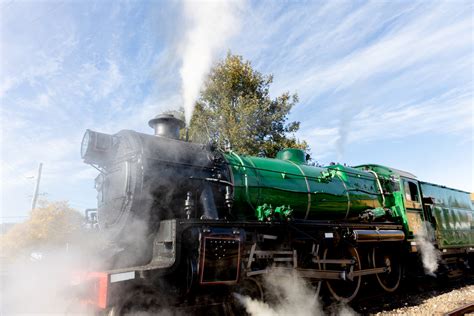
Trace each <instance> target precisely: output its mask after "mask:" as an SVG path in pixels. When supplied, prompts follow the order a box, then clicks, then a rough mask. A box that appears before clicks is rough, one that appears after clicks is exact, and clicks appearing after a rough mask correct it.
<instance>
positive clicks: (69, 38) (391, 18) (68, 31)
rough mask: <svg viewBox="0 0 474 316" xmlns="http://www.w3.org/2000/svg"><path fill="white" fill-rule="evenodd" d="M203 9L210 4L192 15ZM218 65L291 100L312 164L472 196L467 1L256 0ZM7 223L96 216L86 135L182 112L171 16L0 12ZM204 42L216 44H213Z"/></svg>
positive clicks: (5, 8)
mask: <svg viewBox="0 0 474 316" xmlns="http://www.w3.org/2000/svg"><path fill="white" fill-rule="evenodd" d="M199 5H205V4H199ZM236 10H237V12H235V15H236V16H237V18H238V23H236V26H235V30H234V32H233V33H234V35H233V36H232V37H231V38H230V39H229V40H228V41H227V42H226V43H225V45H224V46H222V47H221V49H220V50H219V51H217V52H216V53H217V54H216V57H217V58H219V57H222V56H224V55H225V53H226V52H227V50H231V51H232V52H233V53H236V54H240V55H242V56H243V57H244V58H245V59H248V60H250V61H251V62H252V64H253V65H254V67H255V68H256V69H258V70H259V71H261V72H262V73H273V74H274V84H273V86H272V88H271V93H272V95H274V96H276V95H278V94H280V93H282V92H284V91H291V92H297V93H298V95H299V97H300V102H299V104H298V105H297V106H296V107H295V108H294V109H293V111H292V113H291V115H290V119H291V120H299V121H301V130H300V132H299V133H298V135H297V136H298V137H300V138H301V139H305V140H307V141H308V142H309V144H310V146H311V149H312V154H313V157H314V158H315V159H316V160H317V161H319V162H321V163H329V162H331V161H339V162H346V163H348V164H351V165H356V164H361V163H379V164H385V165H389V166H393V167H395V168H398V169H403V170H406V171H410V172H412V173H414V174H416V175H417V176H418V177H419V178H420V179H423V180H426V181H431V182H435V183H439V184H443V185H448V186H451V187H456V188H459V189H463V190H467V191H473V190H474V185H473V138H474V136H473V135H474V134H473V125H474V124H473V80H474V79H473V76H474V75H473V73H474V72H473V71H474V69H473V59H474V46H473V45H474V44H473V43H474V37H473V25H474V16H473V12H474V10H473V4H472V3H471V1H418V2H416V1H415V2H411V1H373V2H366V1H250V2H243V3H242V5H240V6H238V8H237V9H236ZM0 12H1V13H0V52H1V56H0V102H1V114H0V116H1V169H0V170H1V178H2V180H1V189H0V192H1V202H2V203H1V217H2V221H17V220H21V219H22V217H21V216H26V215H27V214H28V209H29V205H30V199H31V198H30V197H29V195H31V193H32V191H33V186H34V180H33V179H29V178H28V177H30V176H33V175H34V174H35V172H36V168H37V165H38V163H39V162H43V163H44V167H43V179H42V183H41V192H43V193H47V195H46V197H47V198H48V199H50V200H69V201H70V203H71V205H72V206H73V207H75V208H77V209H79V210H83V209H84V208H88V207H94V206H95V196H96V193H95V190H94V188H93V185H94V181H93V179H94V177H95V175H96V174H97V171H95V170H94V169H93V168H91V167H89V166H87V165H85V164H83V163H82V162H81V159H80V155H79V146H80V142H81V138H82V135H83V133H84V131H85V129H87V128H90V129H93V130H97V131H103V132H109V133H112V132H117V131H119V130H121V129H134V130H138V131H142V132H146V133H151V132H152V130H151V129H150V128H149V127H148V125H147V121H148V119H150V118H151V117H152V116H154V115H156V114H157V113H159V112H161V111H163V110H168V109H173V108H176V107H179V106H180V105H181V104H182V97H181V79H180V75H179V69H180V66H181V64H182V59H181V57H180V56H181V51H182V47H183V45H185V43H186V36H185V34H186V28H187V27H188V25H189V24H187V23H186V20H185V18H184V16H183V4H182V3H181V2H179V1H143V2H138V1H129V2H116V1H14V0H13V1H12V0H5V1H0ZM210 36H212V34H210Z"/></svg>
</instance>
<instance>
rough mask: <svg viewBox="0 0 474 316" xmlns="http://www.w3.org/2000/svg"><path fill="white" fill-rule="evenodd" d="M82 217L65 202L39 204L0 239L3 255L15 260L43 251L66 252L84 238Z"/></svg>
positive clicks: (41, 202) (43, 202) (42, 202)
mask: <svg viewBox="0 0 474 316" xmlns="http://www.w3.org/2000/svg"><path fill="white" fill-rule="evenodd" d="M82 223H83V217H82V215H81V214H80V213H79V212H78V211H76V210H74V209H72V208H70V207H69V205H68V203H67V202H65V201H59V202H46V201H40V203H39V207H37V208H36V209H34V210H33V211H31V214H30V218H29V219H28V220H27V221H25V222H23V223H18V224H16V225H15V226H13V227H12V228H11V229H10V230H9V231H8V232H7V233H6V234H5V235H3V236H1V237H0V248H1V252H2V255H6V256H9V257H17V256H21V255H28V254H29V253H30V252H31V251H40V250H43V249H45V248H48V249H57V248H66V244H69V243H71V242H77V241H78V240H79V239H81V238H83V237H81V236H83V235H82Z"/></svg>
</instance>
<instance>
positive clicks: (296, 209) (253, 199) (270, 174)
mask: <svg viewBox="0 0 474 316" xmlns="http://www.w3.org/2000/svg"><path fill="white" fill-rule="evenodd" d="M289 153H291V155H290V154H289ZM296 154H297V153H294V152H288V151H287V152H286V154H280V155H279V157H281V158H283V159H270V158H260V157H252V156H240V155H237V154H236V153H227V154H225V157H226V160H227V162H228V164H229V165H230V170H231V171H232V175H233V181H234V199H235V201H234V205H235V207H234V215H237V216H238V217H240V218H254V217H255V214H256V208H257V207H258V206H262V205H263V204H267V205H268V204H271V205H272V207H278V206H282V205H287V206H289V207H291V209H293V217H294V218H300V219H304V218H306V219H344V218H346V216H347V217H349V218H351V217H356V216H357V215H358V214H360V212H362V211H364V210H366V209H369V208H376V207H380V206H381V197H380V194H379V189H378V187H377V182H376V180H375V176H374V175H373V174H371V173H369V172H365V171H361V170H357V169H353V168H349V167H345V166H341V165H335V166H329V167H325V168H323V167H316V166H309V165H307V164H304V163H301V162H299V161H300V160H301V157H299V156H297V155H296ZM295 156H297V157H298V159H295Z"/></svg>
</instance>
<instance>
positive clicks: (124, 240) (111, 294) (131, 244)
mask: <svg viewBox="0 0 474 316" xmlns="http://www.w3.org/2000/svg"><path fill="white" fill-rule="evenodd" d="M149 125H150V127H152V128H153V129H154V135H146V134H143V133H138V132H135V131H131V130H122V131H120V132H118V133H117V134H114V135H108V134H104V133H99V132H95V131H91V130H87V131H86V133H85V135H84V138H83V141H82V146H81V156H82V158H83V160H84V162H85V163H88V164H90V165H92V166H94V167H95V168H97V169H98V170H99V171H100V174H99V175H98V177H97V178H96V179H95V187H96V189H97V192H98V196H97V199H98V208H97V214H96V215H97V216H96V217H95V218H96V220H97V223H96V225H97V226H98V227H99V229H100V231H102V232H103V233H104V234H106V235H107V236H108V238H109V239H110V240H111V241H112V242H113V245H114V246H113V247H111V249H109V254H108V259H107V262H106V264H105V265H104V266H103V267H102V269H101V270H100V271H99V272H93V273H88V274H87V276H86V277H84V280H83V281H84V284H88V285H89V291H88V292H87V293H88V295H89V297H88V299H87V302H88V303H90V304H92V305H94V306H95V307H96V308H97V310H99V311H101V312H104V313H109V314H111V315H121V314H126V313H128V312H130V311H134V310H140V309H147V310H149V309H150V308H163V306H165V305H171V306H179V307H180V308H184V309H185V310H186V308H189V309H187V310H186V311H193V310H196V309H192V308H194V307H193V306H199V305H200V304H201V305H202V304H206V306H209V305H212V304H226V303H225V302H228V301H231V300H232V293H234V292H237V293H241V294H243V295H248V296H251V297H254V298H258V299H264V298H265V291H264V289H263V286H262V278H263V276H264V275H265V274H267V273H269V272H270V271H271V272H272V273H276V274H288V273H292V272H293V271H297V273H298V275H300V276H301V277H302V278H305V279H306V280H308V283H310V284H312V285H313V286H314V289H315V291H316V292H319V291H320V290H321V289H323V290H324V292H325V293H329V294H330V296H331V297H333V298H334V299H336V300H339V301H344V302H348V301H350V300H352V299H353V298H354V297H356V295H357V294H358V292H359V290H360V288H361V286H362V284H363V282H362V280H363V279H364V278H372V279H374V280H376V282H377V283H378V285H379V286H380V287H381V288H382V289H383V290H384V291H387V292H393V291H395V290H397V288H398V287H399V285H400V282H401V280H402V277H403V276H404V275H408V274H409V273H411V272H410V271H412V270H416V271H415V272H413V271H412V272H413V273H420V271H421V270H422V266H421V265H419V264H417V265H412V264H409V263H410V262H412V261H413V260H415V262H417V263H418V262H419V261H420V260H419V257H420V256H419V251H420V248H419V245H418V243H419V240H420V239H419V237H422V236H425V237H426V235H428V238H432V239H433V244H434V245H435V248H434V251H436V252H437V253H438V255H439V256H440V261H439V267H438V269H437V271H436V273H439V274H445V275H449V274H455V273H458V272H459V271H461V270H460V269H461V268H463V269H465V268H468V262H469V261H468V260H469V258H470V257H471V258H472V253H473V252H474V220H473V206H472V203H471V200H470V196H469V194H468V193H467V192H463V191H459V190H455V189H450V188H446V187H444V186H439V185H435V184H431V183H427V182H423V181H420V180H418V179H417V178H416V177H415V176H414V175H413V174H411V173H408V172H404V171H401V170H397V169H394V168H389V167H385V166H380V165H375V164H367V165H360V166H355V167H348V166H345V165H340V164H334V165H330V166H327V167H318V166H314V165H311V164H308V163H307V162H306V156H305V153H304V152H303V151H301V150H299V149H291V148H290V149H284V150H282V151H280V152H279V153H278V155H277V157H276V158H275V159H271V158H263V157H253V156H244V155H239V154H238V153H236V152H234V151H232V150H231V149H226V150H220V149H218V148H215V147H214V146H213V145H212V144H207V145H203V144H196V143H192V142H188V141H186V140H183V139H180V130H181V129H182V128H184V123H183V121H181V120H180V119H178V118H177V117H176V116H175V115H173V114H162V115H159V116H157V117H155V118H154V119H152V120H150V122H149ZM112 249H113V250H112ZM471 260H472V259H471ZM410 267H411V269H409V268H410ZM413 267H415V268H413ZM421 272H422V271H421ZM231 309H232V308H231Z"/></svg>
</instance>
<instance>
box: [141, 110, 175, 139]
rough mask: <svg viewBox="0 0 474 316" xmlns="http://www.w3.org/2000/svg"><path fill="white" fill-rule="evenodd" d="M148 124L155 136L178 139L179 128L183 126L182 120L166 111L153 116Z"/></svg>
mask: <svg viewBox="0 0 474 316" xmlns="http://www.w3.org/2000/svg"><path fill="white" fill-rule="evenodd" d="M148 125H150V127H151V128H153V129H154V130H155V136H161V137H167V138H172V139H179V130H180V129H181V128H183V127H184V121H183V120H181V119H179V118H178V117H177V116H176V115H173V114H171V113H167V114H159V115H157V116H155V118H153V119H151V120H150V121H149V122H148Z"/></svg>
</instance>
